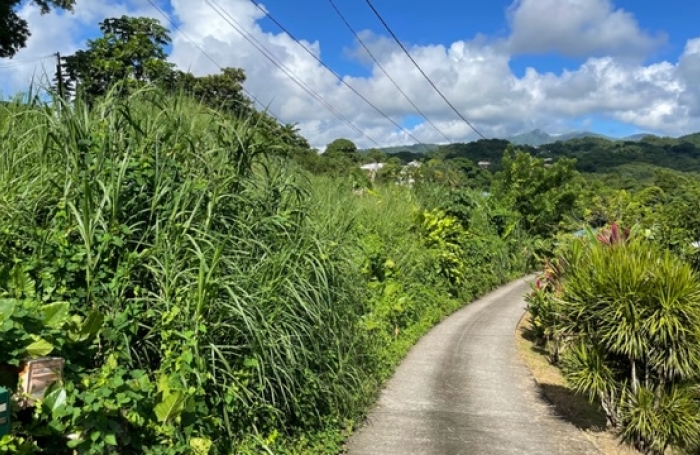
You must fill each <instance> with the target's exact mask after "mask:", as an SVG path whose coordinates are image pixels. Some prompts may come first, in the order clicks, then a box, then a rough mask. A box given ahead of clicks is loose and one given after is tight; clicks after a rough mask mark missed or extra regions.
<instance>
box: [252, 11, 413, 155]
mask: <svg viewBox="0 0 700 455" xmlns="http://www.w3.org/2000/svg"><path fill="white" fill-rule="evenodd" d="M250 2H251V3H253V4H254V5H255V6H256V7H257V8H258V9H259V10H260V11H262V12H263V13H264V14H265V15H266V16H267V17H268V18H269V19H270V20H271V21H272V22H274V24H275V25H277V26H278V27H279V28H280V29H281V30H282V31H283V32H285V33H286V34H287V35H289V37H290V38H292V39H293V40H294V41H296V43H297V44H298V45H299V46H301V48H302V49H304V50H305V51H306V52H307V53H308V54H309V55H310V56H311V57H313V58H314V60H316V61H317V62H318V63H319V64H321V66H323V67H324V68H326V69H327V70H328V71H329V72H330V73H331V74H333V75H334V76H335V78H336V79H338V80H339V81H340V82H341V83H342V84H343V85H345V86H346V87H347V88H349V89H350V90H351V91H352V92H353V93H354V94H355V95H357V96H359V97H360V98H361V99H362V100H363V101H364V102H365V103H367V104H368V105H369V106H370V107H372V109H374V110H375V111H377V112H378V113H379V114H380V115H381V116H382V117H384V118H385V119H387V120H388V121H390V122H391V123H392V124H393V125H394V126H396V127H397V128H398V129H400V130H401V131H403V132H404V133H405V134H406V135H407V136H408V137H410V138H411V139H413V140H414V141H415V142H416V143H418V144H421V145H423V146H425V147H426V148H427V145H426V144H424V143H423V142H421V141H420V140H418V139H417V138H416V137H415V136H414V135H413V134H411V132H410V131H408V130H407V129H405V128H404V127H403V126H401V125H400V124H398V123H397V122H396V121H394V119H392V118H391V117H389V116H388V115H387V114H385V113H384V112H383V111H382V110H381V109H379V108H378V107H377V106H375V105H374V104H373V103H372V102H371V101H370V100H368V99H367V98H366V97H365V96H364V95H362V94H361V93H360V92H358V91H357V90H355V88H354V87H353V86H352V85H350V84H349V83H348V82H347V81H345V79H343V78H342V77H341V76H340V75H339V74H338V73H336V72H335V71H334V70H333V69H332V68H331V67H330V66H328V65H326V64H325V63H324V62H323V60H321V59H320V58H319V57H318V56H317V55H316V54H314V53H313V52H311V50H309V49H308V48H307V47H306V46H304V45H303V44H302V43H301V41H299V39H297V38H296V37H295V36H294V35H293V34H292V33H291V32H290V31H289V30H287V29H286V28H285V27H284V26H283V25H282V24H281V23H280V22H279V21H278V20H277V19H275V18H274V17H273V16H272V14H270V13H269V12H268V11H267V10H265V8H263V7H262V6H261V5H260V4H259V3H258V2H257V1H256V0H250Z"/></svg>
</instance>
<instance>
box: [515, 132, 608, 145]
mask: <svg viewBox="0 0 700 455" xmlns="http://www.w3.org/2000/svg"><path fill="white" fill-rule="evenodd" d="M587 137H597V138H602V139H608V140H615V139H614V138H610V137H607V136H604V135H602V134H598V133H593V132H590V131H575V132H572V133H566V134H549V133H547V132H546V131H542V130H540V129H536V130H532V131H530V132H528V133H523V134H516V135H515V136H511V137H509V138H506V139H507V140H508V141H509V142H511V143H512V144H515V145H529V146H531V147H539V146H540V145H545V144H552V143H554V142H558V141H562V142H566V141H569V140H571V139H583V138H587Z"/></svg>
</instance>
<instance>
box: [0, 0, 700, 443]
mask: <svg viewBox="0 0 700 455" xmlns="http://www.w3.org/2000/svg"><path fill="white" fill-rule="evenodd" d="M38 3H41V2H38ZM44 3H46V5H47V7H48V6H49V5H54V6H59V7H70V5H72V2H70V1H68V2H44ZM15 4H16V2H14V3H13V2H11V6H12V7H14V6H15ZM11 11H12V9H10V12H11ZM101 29H102V32H103V34H104V36H103V37H100V38H98V39H96V40H93V41H90V42H88V47H87V49H85V50H79V51H77V52H76V53H75V54H74V55H72V56H67V57H66V58H65V59H64V65H63V67H62V69H61V74H60V75H57V76H60V77H59V78H58V79H57V80H56V87H55V90H54V91H53V92H52V93H53V95H52V99H51V100H50V102H48V103H43V102H39V101H38V100H37V99H33V98H31V97H27V98H26V99H24V100H18V101H15V102H12V103H3V104H1V105H0V294H2V295H0V385H2V386H4V387H8V388H10V390H11V391H12V392H13V395H14V396H15V400H14V401H13V405H12V406H13V409H12V420H13V425H12V430H11V434H10V435H7V436H4V437H3V438H2V439H0V451H2V452H8V453H37V452H39V453H54V454H63V453H78V454H109V453H114V454H117V453H118V454H130V453H133V454H136V453H139V454H140V453H148V454H186V453H191V454H196V455H202V454H228V453H242V454H245V453H280V454H285V453H288V454H296V453H317V454H335V453H339V452H340V451H341V450H342V444H343V441H344V438H345V437H346V436H347V434H348V432H349V431H351V430H352V428H353V427H354V426H355V425H356V424H357V423H358V422H360V420H361V418H362V416H363V413H364V412H365V411H366V410H367V409H368V406H369V405H370V404H371V403H372V401H373V400H374V398H375V396H376V393H377V391H378V390H379V388H380V387H381V385H382V383H383V382H384V381H385V380H386V379H387V378H388V377H389V376H390V375H391V373H392V371H393V370H394V368H395V366H396V365H397V364H398V362H399V361H400V360H401V359H402V357H403V356H404V355H405V354H406V352H407V350H408V349H409V348H410V346H411V345H412V344H413V343H414V342H415V341H416V340H417V339H418V338H419V337H420V336H421V335H422V334H424V333H425V332H426V331H427V330H428V329H429V328H430V327H432V326H433V325H434V324H435V323H437V322H438V321H440V320H441V319H442V318H444V317H446V316H447V315H449V314H450V313H451V312H453V311H454V310H456V309H458V308H459V307H460V306H462V305H464V304H465V303H466V302H468V301H470V300H472V299H474V298H475V297H477V296H479V295H481V294H483V293H485V292H487V291H489V290H491V289H492V288H494V287H496V286H498V285H499V284H501V283H504V282H506V281H508V280H510V279H512V278H514V277H517V276H520V275H522V274H523V273H525V272H527V271H531V270H532V269H533V268H534V267H537V266H538V264H537V262H536V261H535V260H534V258H536V257H549V258H552V259H551V264H552V268H551V270H550V275H549V276H548V278H547V280H548V281H547V282H546V284H543V285H542V287H540V288H539V289H538V290H537V291H536V292H535V293H534V294H533V296H532V297H531V300H530V310H531V313H532V316H533V324H534V328H535V331H536V333H537V334H538V335H539V337H540V338H541V340H542V342H543V343H549V344H550V346H551V348H552V355H553V360H554V361H555V362H559V361H561V365H562V366H563V367H564V369H565V371H566V372H567V374H568V375H569V378H570V381H571V382H572V384H574V386H575V387H576V388H577V389H578V390H580V391H581V392H585V393H588V394H589V395H590V396H591V397H594V398H597V399H599V400H600V401H601V403H602V404H603V405H604V407H605V409H606V411H607V412H608V417H609V420H610V424H611V425H612V426H615V427H616V428H618V429H619V431H620V435H621V436H622V437H623V439H624V440H626V441H628V442H630V443H632V444H634V445H636V446H637V447H639V448H641V449H643V450H645V451H647V452H648V453H662V452H663V450H664V449H665V448H667V447H669V446H674V447H676V446H681V447H691V448H694V447H695V446H696V445H697V444H698V442H700V441H699V440H700V436H699V435H700V421H699V420H698V419H697V415H698V413H697V409H696V408H697V403H698V397H697V396H696V392H695V390H696V384H697V376H696V373H695V371H697V366H698V363H699V362H700V351H699V352H696V350H697V346H698V343H697V341H698V340H697V338H698V336H700V335H698V334H699V333H700V329H699V328H698V327H699V326H698V322H699V321H698V320H697V318H698V317H700V312H698V309H697V308H696V306H697V305H698V302H700V300H698V299H699V298H700V297H699V295H700V289H699V288H698V280H697V276H696V275H695V274H696V272H695V271H694V269H693V268H695V269H697V267H698V264H700V261H699V260H698V259H697V258H698V255H697V248H695V247H694V246H693V245H692V242H694V241H695V240H697V239H698V236H700V225H698V223H697V221H696V215H695V214H696V213H697V209H698V207H697V204H698V202H697V201H698V197H697V196H698V194H700V187H699V186H698V185H697V183H695V180H694V179H693V177H692V175H689V174H687V175H681V174H679V173H676V172H673V171H668V170H658V169H653V170H650V168H648V167H643V168H642V169H638V168H634V167H629V166H628V167H627V168H625V172H629V173H630V174H631V175H632V176H634V175H637V174H635V173H638V172H641V173H642V174H644V176H645V180H644V184H643V186H644V187H643V188H642V187H640V186H641V185H640V184H639V183H637V184H631V185H628V184H616V185H611V182H614V181H616V175H617V174H616V172H621V170H620V169H621V168H614V169H613V168H609V167H606V168H605V169H606V171H608V173H607V174H601V175H600V176H599V178H598V179H597V180H596V182H595V183H594V184H584V179H582V178H581V175H580V174H579V173H578V172H577V171H576V166H579V167H580V166H581V162H580V161H575V160H573V159H560V158H563V157H564V158H565V157H566V156H573V155H567V154H566V153H563V152H562V153H558V154H557V156H555V157H554V158H552V157H550V156H548V155H547V153H548V152H547V150H550V151H552V150H555V148H556V147H557V145H552V146H551V147H554V148H551V147H550V149H546V150H545V149H543V150H538V151H533V150H526V151H522V150H515V149H513V148H511V147H509V146H508V144H507V143H505V142H504V141H498V140H491V141H480V142H477V143H473V144H471V145H470V144H467V145H464V144H454V145H451V146H446V147H438V148H436V149H435V150H432V151H431V152H430V154H429V155H428V156H427V157H422V158H419V160H418V161H419V162H412V163H411V165H410V166H404V165H405V164H406V163H407V162H408V161H409V160H413V159H415V158H416V156H415V155H413V154H412V153H411V152H410V151H409V152H406V153H404V154H403V155H399V156H395V157H389V156H387V155H385V154H384V153H383V152H381V151H377V150H374V151H371V152H369V153H368V154H365V155H362V154H361V153H359V152H358V151H357V148H356V146H355V144H353V143H352V142H351V141H349V140H347V139H338V140H336V141H333V142H332V143H331V144H329V147H328V150H327V153H324V154H318V153H316V150H313V149H311V148H310V147H309V144H308V142H307V141H306V140H305V139H304V138H303V137H301V136H300V135H299V134H298V130H297V129H296V128H295V126H294V125H281V124H279V123H278V122H277V121H276V120H275V119H273V118H272V117H271V116H269V115H268V114H267V113H265V112H259V111H257V110H256V109H255V108H254V106H253V103H252V102H251V101H250V100H249V99H248V98H247V97H246V96H244V95H243V93H242V86H241V84H242V83H243V81H244V80H245V75H244V74H243V71H241V70H239V69H235V68H225V69H223V70H222V72H221V74H217V75H211V76H206V77H195V76H194V75H192V74H189V73H184V72H181V71H178V70H176V69H174V68H173V67H172V65H170V64H169V63H168V62H167V61H166V54H165V52H164V46H165V45H167V44H168V43H169V40H170V38H169V35H168V31H167V30H165V29H164V28H162V27H161V26H160V25H159V23H158V22H157V21H155V20H153V19H144V18H128V17H122V18H118V19H107V20H105V21H104V22H103V23H102V24H101ZM25 35H26V33H25ZM12 39H13V40H14V41H12V42H11V43H9V44H7V43H4V42H0V56H1V55H2V50H3V47H4V48H5V50H4V52H6V53H8V54H7V55H10V54H11V53H12V52H14V51H13V49H16V48H17V47H18V46H20V47H21V45H22V39H23V38H22V37H21V36H20V37H19V40H18V39H17V37H13V38H12ZM8 46H9V47H8ZM8 49H9V50H8ZM664 144H665V143H664ZM683 147H685V148H683ZM683 147H681V148H683V150H677V149H674V148H673V146H671V152H672V153H684V154H685V155H688V156H691V155H693V153H694V152H693V151H691V150H690V149H689V148H688V147H686V146H683ZM527 151H529V152H531V153H526V152H527ZM671 152H669V153H671ZM625 154H626V155H629V153H627V152H625ZM574 155H576V156H575V157H576V158H579V156H578V154H574ZM424 158H425V159H424ZM584 158H585V157H584ZM481 159H484V160H487V161H488V163H481V164H479V163H478V162H477V160H481ZM375 161H379V162H382V163H383V164H384V167H382V168H381V169H378V170H376V172H374V171H371V172H369V173H368V172H365V171H364V170H362V169H360V167H359V166H360V164H362V163H369V162H375ZM475 163H477V164H475ZM618 164H620V163H618ZM686 164H687V163H686ZM632 180H634V177H632ZM627 183H629V180H628V181H627ZM613 186H614V187H615V188H613ZM616 220H623V221H624V222H625V223H629V224H631V223H637V224H639V226H640V227H639V231H640V232H643V237H644V239H645V240H634V241H632V242H622V241H620V239H621V237H620V236H619V233H616V231H614V230H613V231H611V233H610V235H609V236H607V237H605V236H603V237H601V240H602V241H601V242H597V243H595V242H593V243H591V242H589V243H581V242H580V241H570V242H564V243H563V244H561V245H560V247H559V250H557V251H556V252H555V254H554V256H552V248H553V247H554V242H553V240H554V239H555V238H556V236H557V235H559V234H561V233H562V232H566V231H572V230H575V229H578V228H580V227H582V226H589V227H593V228H595V227H600V226H604V225H606V224H609V223H610V222H613V221H616ZM577 242H578V243H577ZM684 261H686V262H684ZM555 272H556V273H555ZM47 355H50V356H59V357H62V358H63V359H65V362H66V363H65V371H64V376H63V379H62V380H61V381H59V382H57V383H55V384H53V385H52V386H51V387H50V388H49V390H48V391H47V392H46V393H45V394H44V396H43V397H42V398H41V399H40V400H39V401H38V402H37V403H36V404H35V406H26V405H27V403H25V402H24V401H23V398H26V397H22V396H21V387H20V386H21V384H20V383H19V377H20V370H21V369H22V368H23V366H24V363H25V362H26V360H27V359H30V358H34V357H43V356H47Z"/></svg>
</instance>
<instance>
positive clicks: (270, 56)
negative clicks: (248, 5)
mask: <svg viewBox="0 0 700 455" xmlns="http://www.w3.org/2000/svg"><path fill="white" fill-rule="evenodd" d="M205 2H206V3H207V5H209V7H210V8H211V9H212V10H214V12H215V13H216V14H218V15H219V17H221V18H222V19H224V21H226V22H227V23H228V24H229V25H230V26H231V27H232V28H233V29H234V30H236V31H237V32H238V33H239V34H240V35H241V36H242V37H243V38H244V39H245V40H246V41H248V43H250V44H251V45H252V46H253V47H254V48H255V49H257V50H258V51H259V52H260V53H261V54H263V56H264V57H265V58H267V59H268V60H269V61H270V62H271V63H272V64H273V65H275V66H276V67H277V68H278V69H279V70H280V71H282V72H283V73H284V74H285V75H286V76H287V77H289V78H290V79H291V80H292V81H293V82H294V83H296V84H297V85H298V86H299V87H300V88H301V89H303V90H304V91H305V92H306V93H307V94H308V95H310V96H312V97H313V98H315V99H316V100H317V101H318V102H319V103H321V104H322V105H323V106H324V107H325V108H326V109H328V111H329V112H330V113H331V114H333V115H334V116H335V117H336V118H338V119H340V120H341V121H343V122H344V123H345V124H346V125H347V126H348V127H350V128H351V129H352V130H354V131H355V132H356V133H358V134H360V135H362V136H364V137H365V138H367V139H368V140H369V141H370V142H372V143H373V144H374V145H376V146H377V147H381V146H380V145H379V143H378V142H377V141H376V140H374V139H372V138H371V137H370V136H368V135H367V133H365V132H364V131H362V130H361V129H359V128H358V127H357V126H355V125H354V124H353V123H352V122H351V121H350V120H348V119H347V117H345V116H344V115H343V114H342V113H340V112H339V111H337V110H336V109H335V108H334V107H333V106H332V105H330V104H329V103H328V102H327V101H326V100H324V99H323V97H321V95H319V94H318V93H316V92H315V91H314V90H313V89H311V87H309V86H308V85H307V84H306V83H305V82H304V81H302V80H301V79H299V78H297V77H296V76H295V75H294V74H293V73H292V72H291V70H290V69H289V68H288V67H287V66H286V65H285V64H284V63H282V62H278V61H277V60H276V59H275V57H274V55H273V54H272V53H271V52H270V51H269V50H268V49H267V48H266V47H265V45H263V44H262V43H261V42H260V41H258V40H257V39H256V38H255V36H253V35H252V34H250V33H249V32H247V31H245V30H244V29H243V27H242V26H241V25H240V24H239V23H238V22H237V21H236V20H235V19H234V18H233V17H232V16H231V15H230V14H228V13H227V12H226V10H224V9H223V8H222V7H221V5H219V4H218V3H217V2H216V1H215V0H205ZM215 5H216V6H215Z"/></svg>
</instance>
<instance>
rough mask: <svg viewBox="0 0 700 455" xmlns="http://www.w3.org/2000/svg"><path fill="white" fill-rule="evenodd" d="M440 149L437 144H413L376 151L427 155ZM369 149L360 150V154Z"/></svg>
mask: <svg viewBox="0 0 700 455" xmlns="http://www.w3.org/2000/svg"><path fill="white" fill-rule="evenodd" d="M438 147H440V146H439V145H437V144H425V145H424V144H413V145H398V146H395V147H382V148H380V149H377V150H379V151H381V152H384V153H388V154H396V153H400V152H408V153H427V152H430V151H432V150H435V149H436V148H438ZM370 150H371V149H364V150H360V153H367V152H369V151H370Z"/></svg>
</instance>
